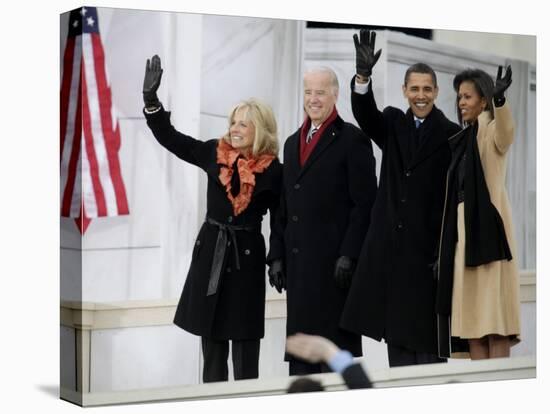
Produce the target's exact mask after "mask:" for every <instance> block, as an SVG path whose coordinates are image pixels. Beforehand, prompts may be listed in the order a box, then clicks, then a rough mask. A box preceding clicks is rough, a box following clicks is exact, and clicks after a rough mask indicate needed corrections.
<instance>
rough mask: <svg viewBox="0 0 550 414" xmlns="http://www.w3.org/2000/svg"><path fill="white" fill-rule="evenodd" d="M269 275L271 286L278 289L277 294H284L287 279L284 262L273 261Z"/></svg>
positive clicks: (279, 260)
mask: <svg viewBox="0 0 550 414" xmlns="http://www.w3.org/2000/svg"><path fill="white" fill-rule="evenodd" d="M267 274H268V275H269V284H270V285H271V286H273V287H274V288H275V289H277V292H279V293H282V292H283V289H286V277H285V272H284V270H283V261H282V260H281V259H276V260H273V261H272V262H271V263H270V265H269V270H268V271H267Z"/></svg>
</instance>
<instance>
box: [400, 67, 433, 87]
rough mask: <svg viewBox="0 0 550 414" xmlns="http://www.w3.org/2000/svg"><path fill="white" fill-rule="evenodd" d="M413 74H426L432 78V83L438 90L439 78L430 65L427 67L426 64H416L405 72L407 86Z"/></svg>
mask: <svg viewBox="0 0 550 414" xmlns="http://www.w3.org/2000/svg"><path fill="white" fill-rule="evenodd" d="M411 73H425V74H428V75H431V76H432V81H433V83H434V86H435V87H436V88H437V76H436V75H435V71H434V70H433V69H432V67H431V66H430V65H427V64H425V63H421V62H419V63H415V64H414V65H412V66H409V68H408V69H407V71H406V72H405V80H404V82H405V86H407V82H408V80H409V76H410V75H411Z"/></svg>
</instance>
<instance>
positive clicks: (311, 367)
mask: <svg viewBox="0 0 550 414" xmlns="http://www.w3.org/2000/svg"><path fill="white" fill-rule="evenodd" d="M321 372H332V370H331V369H330V368H329V366H328V365H327V364H325V363H319V364H310V363H309V362H305V361H300V360H297V359H291V360H290V361H289V362H288V374H289V375H308V374H320V373H321Z"/></svg>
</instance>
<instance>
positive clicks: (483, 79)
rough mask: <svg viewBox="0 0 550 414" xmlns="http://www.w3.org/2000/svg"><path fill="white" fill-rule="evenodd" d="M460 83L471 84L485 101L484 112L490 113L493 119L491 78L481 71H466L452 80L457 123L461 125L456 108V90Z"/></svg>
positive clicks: (457, 108) (492, 86)
mask: <svg viewBox="0 0 550 414" xmlns="http://www.w3.org/2000/svg"><path fill="white" fill-rule="evenodd" d="M462 82H472V83H473V85H474V88H475V90H476V92H477V93H478V95H479V96H480V97H481V98H485V100H486V101H487V106H486V107H485V110H486V111H490V112H491V117H492V118H494V116H495V113H494V109H493V90H494V88H495V83H494V82H493V78H491V76H490V75H489V74H488V73H487V72H485V71H483V70H481V69H466V70H463V71H462V72H460V73H459V74H457V75H456V76H455V78H454V79H453V88H454V89H455V92H456V93H457V95H456V113H457V116H458V121H459V122H460V123H462V114H461V113H460V108H459V107H458V90H459V89H460V85H461V84H462Z"/></svg>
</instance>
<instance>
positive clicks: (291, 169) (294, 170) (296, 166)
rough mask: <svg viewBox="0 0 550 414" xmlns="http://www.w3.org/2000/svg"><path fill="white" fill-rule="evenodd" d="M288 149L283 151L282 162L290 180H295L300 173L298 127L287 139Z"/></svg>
mask: <svg viewBox="0 0 550 414" xmlns="http://www.w3.org/2000/svg"><path fill="white" fill-rule="evenodd" d="M287 141H288V144H287V145H288V151H287V153H285V158H284V160H283V163H284V165H285V170H286V171H288V173H289V178H290V179H291V181H292V182H294V181H296V179H297V177H298V175H299V174H300V170H301V168H302V167H300V129H298V131H296V132H295V133H294V134H293V135H291V136H290V137H289V138H288V139H287Z"/></svg>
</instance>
